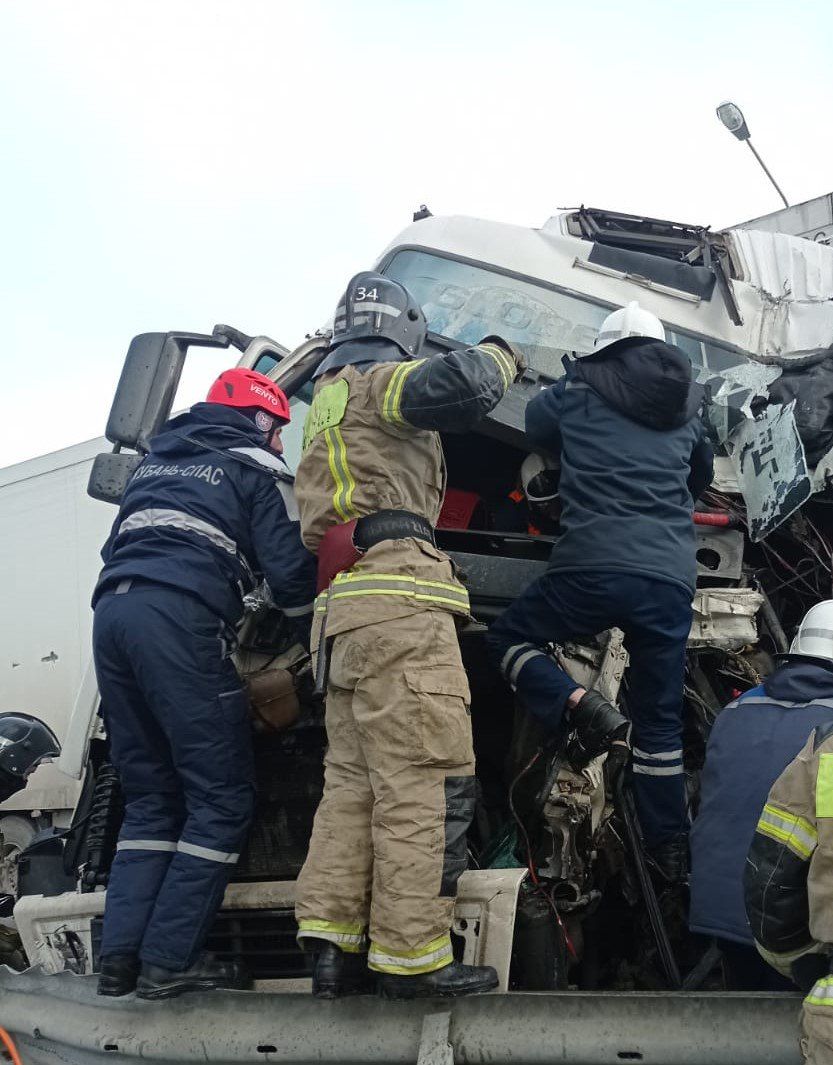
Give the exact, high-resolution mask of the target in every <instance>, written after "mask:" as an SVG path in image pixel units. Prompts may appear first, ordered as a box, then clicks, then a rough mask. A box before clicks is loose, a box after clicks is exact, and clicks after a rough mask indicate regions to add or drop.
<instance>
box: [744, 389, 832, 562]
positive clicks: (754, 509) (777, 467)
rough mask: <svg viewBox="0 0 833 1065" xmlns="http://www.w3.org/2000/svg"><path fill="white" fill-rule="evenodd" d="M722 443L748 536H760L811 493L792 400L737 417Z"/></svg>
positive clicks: (756, 539)
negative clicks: (754, 415) (735, 479)
mask: <svg viewBox="0 0 833 1065" xmlns="http://www.w3.org/2000/svg"><path fill="white" fill-rule="evenodd" d="M727 446H728V449H729V454H730V457H731V459H732V462H733V464H734V467H735V472H736V473H737V477H738V483H739V484H740V488H741V492H742V493H743V498H744V501H745V503H746V515H747V520H748V522H749V536H750V539H751V540H752V541H753V542H757V541H759V540H763V539H764V537H766V536H768V535H769V533H771V532H772V530H773V529H776V528H777V527H778V526H779V525H781V524H782V522H784V521H786V520H787V518H788V517H789V516H790V515H791V514H793V513H795V511H796V510H798V508H799V507H800V506H802V505H803V504H804V503H806V502H807V500H808V499H809V498H810V496H811V495H812V493H813V484H812V481H811V479H810V474H809V471H808V470H807V462H806V459H805V458H804V445H803V444H802V442H801V437H800V436H799V435H798V429H797V427H796V424H795V401H793V402H792V403H790V404H789V405H787V406H785V407H779V406H769V407H767V408H766V409H765V410H764V411H763V413H762V414H761V415H760V416H759V417H757V418H755V419H754V421H752V420H746V421H744V422H742V423H741V424H740V425H739V426H738V427H737V429H735V431H734V432H733V433H732V436H731V438H730V439H729V441H728V445H727Z"/></svg>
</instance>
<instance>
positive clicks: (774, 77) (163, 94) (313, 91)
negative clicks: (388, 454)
mask: <svg viewBox="0 0 833 1065" xmlns="http://www.w3.org/2000/svg"><path fill="white" fill-rule="evenodd" d="M831 10H833V9H831V6H830V5H829V3H825V2H818V3H815V2H801V0H793V2H792V3H791V4H789V5H785V4H784V3H783V0H779V2H770V0H748V2H738V0H735V2H732V0H699V2H698V3H697V4H683V3H680V2H678V0H671V2H669V0H661V2H660V0H658V2H653V0H630V2H629V3H622V2H621V0H616V2H609V3H608V2H603V0H571V2H566V0H541V2H537V0H512V2H508V0H503V2H491V0H471V2H469V0H459V2H455V0H385V2H383V3H381V2H377V3H368V2H364V3H361V2H358V0H318V2H316V0H304V2H303V4H289V3H283V2H279V0H274V2H271V3H267V2H255V0H225V2H222V3H217V2H214V0H140V2H136V0H119V2H114V0H102V2H98V0H72V2H68V0H59V2H54V3H53V2H48V0H0V130H2V136H3V150H2V165H0V188H2V218H3V224H2V231H1V232H2V238H1V239H2V243H1V244H0V248H2V251H0V310H2V334H0V364H2V369H3V374H2V388H0V466H4V465H7V464H10V463H13V462H18V461H20V460H22V459H25V458H28V457H30V456H33V455H37V454H41V453H43V452H46V451H50V450H52V449H54V448H58V447H64V446H66V445H69V444H72V443H75V442H77V441H79V440H84V439H88V438H90V437H93V436H97V435H98V434H100V433H101V432H102V431H103V427H104V423H105V421H106V418H107V413H108V410H109V405H110V400H111V398H112V392H113V388H114V386H115V383H116V381H117V378H118V374H119V371H120V368H121V363H122V359H123V356H124V352H125V351H126V349H127V345H128V343H129V341H130V338H131V337H132V336H133V335H134V334H136V333H139V332H145V331H151V330H162V331H164V330H168V329H185V330H194V331H206V332H210V331H211V328H212V326H213V325H214V324H215V323H216V322H229V323H231V324H234V325H236V326H238V327H239V328H241V329H243V330H244V331H245V332H249V333H267V334H269V335H272V336H274V337H275V338H276V339H278V340H281V341H282V342H284V343H286V344H288V345H290V346H291V345H294V344H295V343H297V342H298V341H299V340H300V339H301V338H302V337H303V335H304V333H305V332H307V331H309V330H312V329H314V328H315V327H316V326H318V325H319V324H321V323H322V322H323V321H324V320H325V319H326V318H327V317H328V315H329V314H330V312H331V310H332V307H333V305H334V303H335V300H336V297H337V296H338V294H339V290H340V289H341V288H343V286H344V284H345V282H346V281H347V279H348V278H349V276H350V275H351V274H352V273H354V272H355V271H356V270H359V269H362V268H365V267H366V266H368V265H370V263H371V262H372V261H373V259H374V258H375V257H376V255H377V254H378V253H379V252H380V251H381V249H382V248H383V247H384V246H385V245H386V244H387V243H388V242H389V241H390V240H391V239H392V237H393V236H394V235H395V234H396V232H397V231H398V230H400V229H402V228H403V227H404V226H405V225H406V224H408V223H409V221H410V218H411V214H412V212H413V211H414V209H415V208H417V207H418V206H419V204H420V203H427V204H428V205H429V206H430V207H431V209H432V210H433V212H434V213H435V214H452V213H455V214H471V215H478V216H480V217H485V218H491V219H497V220H500V221H507V222H516V223H520V224H523V225H532V226H534V225H540V224H541V223H543V221H544V220H545V219H546V218H547V217H548V216H549V215H550V214H552V213H553V212H554V211H555V210H556V209H557V208H559V207H572V206H577V205H578V204H580V203H586V204H588V205H592V206H596V207H607V208H611V209H615V210H621V211H629V212H635V213H645V214H652V215H655V216H657V217H661V218H671V219H675V220H677V221H682V222H690V223H698V224H699V223H702V224H705V223H710V224H712V226H713V227H715V228H719V227H721V226H725V225H727V224H729V223H731V222H736V221H742V220H744V219H747V218H751V217H755V216H757V215H759V214H763V213H766V212H767V211H770V210H774V209H776V208H777V207H778V206H779V201H778V199H777V197H776V195H775V193H774V191H773V189H772V188H771V186H769V185H768V183H767V181H766V179H765V178H764V176H763V174H762V173H761V172H760V170H759V169H758V167H757V165H756V164H755V162H754V159H753V158H752V156H751V154H750V153H749V151H748V149H746V148H745V147H744V146H743V145H741V144H740V143H739V142H737V141H736V140H734V139H733V138H732V137H731V136H730V135H729V134H728V133H727V132H726V131H725V130H724V129H723V128H722V127H721V126H720V125H719V123H718V121H717V119H716V118H715V115H714V108H715V105H716V104H717V103H719V102H720V101H721V100H723V99H725V98H727V97H728V98H731V99H734V100H735V101H736V102H738V103H739V104H740V105H741V106H742V107H743V109H744V111H745V113H746V117H747V120H748V122H749V125H750V128H751V130H752V138H753V142H754V143H755V144H756V146H757V148H758V149H759V151H760V152H761V153H762V155H763V156H764V158H765V160H766V161H767V163H768V164H769V166H770V167H771V169H772V170H773V172H774V173H775V175H776V177H777V178H778V180H779V182H780V183H781V185H782V187H783V188H784V190H785V192H786V194H787V196H788V197H790V199H791V201H792V202H799V201H801V200H805V199H809V198H811V197H813V196H817V195H820V194H821V193H825V192H829V191H831V187H833V165H831V164H833V143H831V138H830V136H829V115H830V101H831V88H832V87H833V86H832V85H831V82H833V74H831V70H833V63H831V51H832V50H833V14H831ZM197 360H201V361H199V364H197ZM225 361H226V360H225V358H224V357H222V356H220V357H218V356H216V355H209V354H205V355H199V354H195V355H193V356H192V358H191V363H192V370H191V373H190V375H189V377H188V380H187V382H186V383H185V385H184V398H185V399H186V400H187V401H188V402H191V401H193V400H195V399H197V398H201V397H200V394H201V393H202V392H203V391H204V389H205V388H206V387H207V385H208V384H209V383H210V380H211V378H212V377H213V374H214V372H215V370H217V369H219V368H220V367H221V364H222V363H223V362H225Z"/></svg>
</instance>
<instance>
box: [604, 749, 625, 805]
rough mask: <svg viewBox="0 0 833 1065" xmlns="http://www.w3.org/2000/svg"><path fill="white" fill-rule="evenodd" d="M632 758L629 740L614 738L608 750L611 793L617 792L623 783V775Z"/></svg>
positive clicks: (607, 764) (607, 763)
mask: <svg viewBox="0 0 833 1065" xmlns="http://www.w3.org/2000/svg"><path fill="white" fill-rule="evenodd" d="M630 758H631V749H630V746H629V745H628V742H627V740H614V741H613V743H612V744H611V747H610V750H609V751H608V752H607V762H606V763H605V764H606V766H607V780H608V784H609V787H610V791H611V794H613V795H615V794H616V789H617V788H618V787H619V784H620V783H621V780H622V776H623V774H624V772H625V770H626V769H627V767H628V762H629V761H630Z"/></svg>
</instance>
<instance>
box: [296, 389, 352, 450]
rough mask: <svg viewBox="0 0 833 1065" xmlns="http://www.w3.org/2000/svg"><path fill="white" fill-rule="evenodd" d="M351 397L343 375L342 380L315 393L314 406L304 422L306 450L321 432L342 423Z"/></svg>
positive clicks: (304, 446)
mask: <svg viewBox="0 0 833 1065" xmlns="http://www.w3.org/2000/svg"><path fill="white" fill-rule="evenodd" d="M349 398H350V386H349V385H348V384H347V382H346V381H345V380H344V378H343V377H342V379H341V380H340V381H335V382H334V383H333V384H331V385H325V386H324V387H323V388H322V389H319V391H318V392H316V393H315V396H314V398H313V401H312V406H311V407H310V409H309V411H308V412H307V417H306V421H305V422H304V440H303V445H302V446H303V450H304V451H306V449H307V448H308V447H309V445H310V444H311V443H312V441H313V440H314V439H315V437H316V436H318V434H319V433H323V432H324V430H325V429H332V428H333V427H334V426H336V425H340V424H341V420H342V418H343V417H344V412H345V410H346V409H347V400H348V399H349Z"/></svg>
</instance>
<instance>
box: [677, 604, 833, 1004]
mask: <svg viewBox="0 0 833 1065" xmlns="http://www.w3.org/2000/svg"><path fill="white" fill-rule="evenodd" d="M831 605H833V604H829V603H827V604H817V606H816V607H814V608H813V610H812V611H811V612H810V614H809V615H808V617H807V618H805V619H804V621H803V622H802V624H801V627H800V629H799V632H798V636H797V637H796V639H795V640H794V641H793V644H792V646H791V648H790V653H789V654H788V655H786V656H785V660H784V662H783V664H782V665H780V666H779V668H778V669H777V670H776V671H775V672H774V673H773V674H772V675H771V676H769V677H767V678H766V680H765V681H764V682H763V684H761V685H759V686H758V687H757V688H753V689H752V690H751V691H748V692H745V693H744V694H743V695H742V696H741V697H740V698H739V699H736V700H735V701H734V702H731V703H729V705H728V706H727V707H726V709H725V710H723V712H722V713H721V714H720V715H719V716H718V718H717V720H716V721H715V723H714V726H713V728H712V731H711V735H710V736H709V742H708V745H707V747H706V764H705V767H704V769H703V776H702V781H701V789H702V790H701V800H700V811H699V813H698V815H697V817H696V819H695V821H694V825H693V827H692V831H691V909H690V913H689V924H690V927H691V930H692V931H693V932H699V933H701V934H703V935H707V936H714V937H715V938H716V939H717V941H718V945H719V946H720V947H721V949H722V951H723V957H724V968H725V971H726V978H727V984H728V985H729V989H730V990H732V991H773V990H790V989H792V990H795V988H794V986H793V985H792V984H791V983H790V982H789V981H788V980H787V979H786V978H785V977H783V976H781V975H779V974H778V973H776V972H775V971H774V970H773V969H770V967H769V966H768V965H767V964H766V962H765V961H764V960H763V958H761V957H760V955H759V954H758V952H757V950H756V949H755V945H754V938H753V935H752V930H751V929H750V927H749V921H748V920H747V916H746V907H745V904H744V885H743V878H744V871H745V869H746V855H747V852H748V851H749V847H750V845H751V843H752V839H753V837H754V835H755V828H756V826H757V824H758V818H759V817H760V816H761V810H762V809H763V807H764V803H766V801H767V795H768V794H769V790H770V788H771V787H772V786H773V784H774V783H775V781H776V780H777V779H778V777H780V776H781V774H782V773H783V772H784V770H785V769H786V767H787V766H788V765H789V764H790V762H792V760H793V759H794V758H795V757H796V755H797V754H798V752H799V751H800V750H801V749H802V747H803V746H804V745H805V744H806V742H807V740H808V739H809V737H810V735H811V733H812V732H813V731H814V729H816V728H817V727H819V726H826V727H830V726H831V725H833V660H831V658H830V657H828V655H829V648H830V646H831V642H833V641H831V634H830V632H829V630H828V633H827V636H826V637H823V638H822V639H819V638H818V637H819V636H823V634H822V632H821V631H820V630H819V628H818V620H817V618H818V613H819V610H820V609H821V608H824V607H827V608H828V611H829V608H830V606H831ZM808 619H809V625H808ZM814 625H815V627H814ZM773 890H774V894H771V898H777V897H778V895H777V890H778V885H773ZM762 894H763V892H762ZM805 912H806V911H805Z"/></svg>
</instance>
